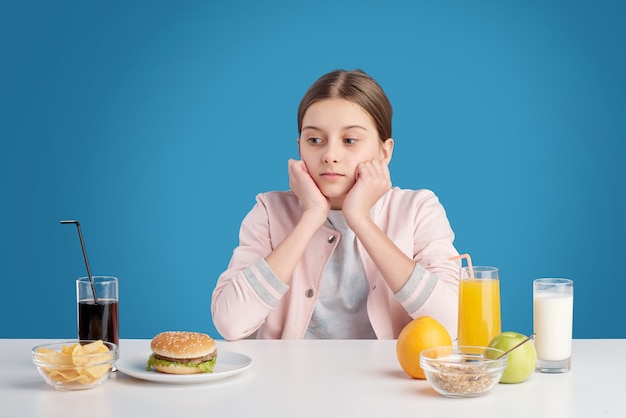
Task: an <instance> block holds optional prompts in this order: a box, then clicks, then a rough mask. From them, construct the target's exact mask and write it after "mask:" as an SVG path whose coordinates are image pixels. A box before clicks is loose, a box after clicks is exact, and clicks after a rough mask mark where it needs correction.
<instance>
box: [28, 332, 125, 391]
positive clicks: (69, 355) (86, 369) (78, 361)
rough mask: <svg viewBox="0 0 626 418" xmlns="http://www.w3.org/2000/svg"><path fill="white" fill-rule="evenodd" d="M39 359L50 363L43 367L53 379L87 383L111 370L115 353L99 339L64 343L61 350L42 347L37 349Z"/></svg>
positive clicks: (64, 381) (63, 381)
mask: <svg viewBox="0 0 626 418" xmlns="http://www.w3.org/2000/svg"><path fill="white" fill-rule="evenodd" d="M37 360H39V361H41V362H42V363H45V364H46V365H49V366H42V367H41V369H42V370H43V371H44V373H46V374H47V375H48V377H49V378H50V379H51V380H53V381H55V382H57V383H78V384H82V385H86V384H89V383H92V382H95V381H97V380H98V379H100V378H101V377H102V376H104V375H105V374H107V373H108V372H109V370H110V369H111V365H110V362H111V360H113V353H111V352H110V351H109V349H108V347H107V346H106V345H105V344H104V343H103V341H102V340H98V341H95V342H93V343H89V344H86V345H80V344H78V343H76V344H72V345H68V346H66V345H64V346H62V347H61V351H54V350H50V349H47V348H43V347H41V348H39V349H38V350H37Z"/></svg>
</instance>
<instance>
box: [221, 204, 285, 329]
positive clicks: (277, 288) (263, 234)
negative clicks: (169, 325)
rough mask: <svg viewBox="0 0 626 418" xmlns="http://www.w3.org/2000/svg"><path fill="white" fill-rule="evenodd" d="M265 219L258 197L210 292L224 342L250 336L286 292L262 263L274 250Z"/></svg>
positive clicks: (264, 212) (277, 279)
mask: <svg viewBox="0 0 626 418" xmlns="http://www.w3.org/2000/svg"><path fill="white" fill-rule="evenodd" d="M268 219H269V218H268V214H267V210H266V206H265V205H264V203H263V200H262V198H261V196H260V195H259V196H257V203H256V205H255V206H254V207H253V208H252V210H251V211H250V212H249V213H248V215H246V217H245V218H244V220H243V222H242V224H241V228H240V231H239V246H238V247H237V248H235V250H234V251H233V256H232V258H231V260H230V263H229V265H228V268H227V270H226V271H224V272H223V273H222V274H221V275H220V277H219V278H218V280H217V284H216V287H215V290H214V291H213V296H212V301H211V313H212V316H213V323H214V324H215V327H216V328H217V330H218V332H219V333H220V334H221V336H222V337H223V338H225V339H226V340H238V339H242V338H245V337H248V336H250V335H251V334H253V333H254V332H255V331H256V330H257V329H258V328H259V327H260V326H261V325H262V324H263V322H264V320H265V318H266V317H267V315H268V314H269V313H270V312H271V311H272V310H273V309H274V308H275V307H276V306H277V305H278V302H279V301H280V299H281V297H282V296H283V295H284V294H285V293H286V292H287V290H288V288H289V287H288V286H287V285H286V284H284V283H283V282H282V281H280V279H279V278H278V277H277V276H276V275H275V274H274V273H273V271H272V270H271V268H270V267H269V266H268V264H267V263H266V262H265V257H266V256H267V255H268V254H269V253H270V252H271V251H272V250H273V248H272V242H271V236H270V229H269V223H268Z"/></svg>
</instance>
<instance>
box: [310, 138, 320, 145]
mask: <svg viewBox="0 0 626 418" xmlns="http://www.w3.org/2000/svg"><path fill="white" fill-rule="evenodd" d="M307 141H309V143H310V144H319V143H321V142H322V139H321V138H309V139H308V140H307Z"/></svg>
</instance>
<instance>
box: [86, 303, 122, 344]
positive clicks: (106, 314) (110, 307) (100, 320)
mask: <svg viewBox="0 0 626 418" xmlns="http://www.w3.org/2000/svg"><path fill="white" fill-rule="evenodd" d="M78 338H79V339H81V340H103V341H108V342H111V343H113V344H115V345H118V346H119V330H118V301H117V300H113V299H98V303H94V301H93V300H83V301H80V302H78Z"/></svg>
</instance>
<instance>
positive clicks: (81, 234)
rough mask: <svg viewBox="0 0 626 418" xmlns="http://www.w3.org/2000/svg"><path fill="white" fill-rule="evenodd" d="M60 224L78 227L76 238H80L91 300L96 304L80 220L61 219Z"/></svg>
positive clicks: (94, 288) (94, 289) (96, 299)
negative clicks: (91, 293) (91, 295)
mask: <svg viewBox="0 0 626 418" xmlns="http://www.w3.org/2000/svg"><path fill="white" fill-rule="evenodd" d="M61 223H62V224H76V229H78V239H79V240H80V248H81V249H82V250H83V258H84V259H85V267H87V277H89V283H91V291H92V292H93V301H94V303H95V304H96V305H97V304H98V297H97V296H96V286H95V285H94V283H93V276H92V275H91V269H90V268H89V260H87V251H86V250H85V242H84V241H83V233H82V232H81V231H80V222H78V221H77V220H71V221H61Z"/></svg>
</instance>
